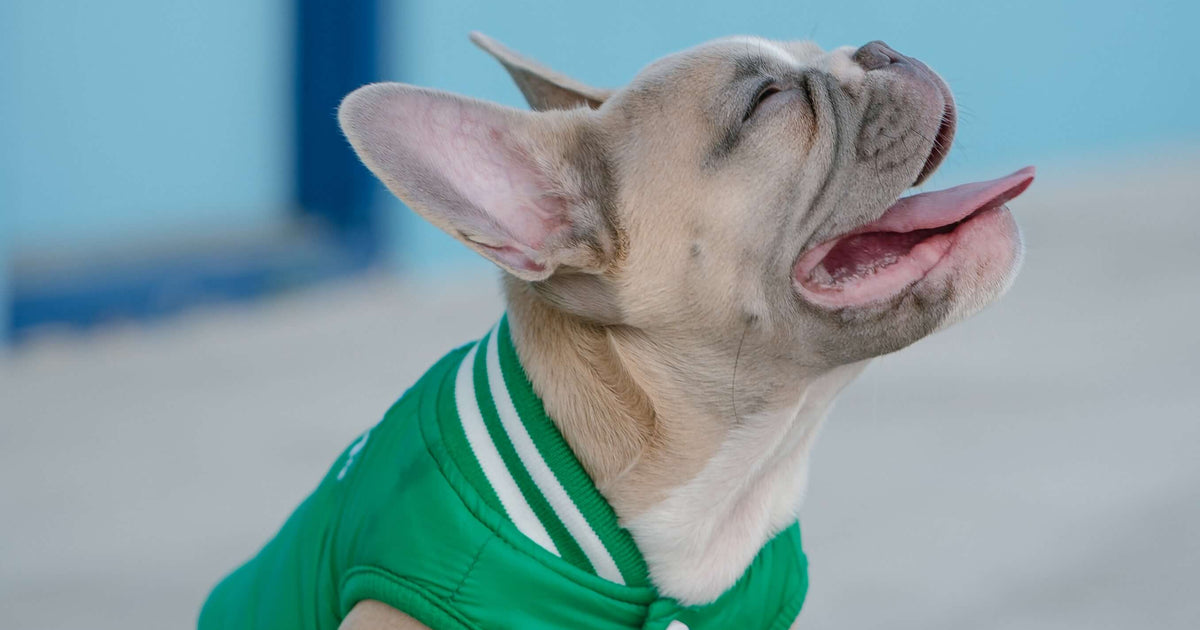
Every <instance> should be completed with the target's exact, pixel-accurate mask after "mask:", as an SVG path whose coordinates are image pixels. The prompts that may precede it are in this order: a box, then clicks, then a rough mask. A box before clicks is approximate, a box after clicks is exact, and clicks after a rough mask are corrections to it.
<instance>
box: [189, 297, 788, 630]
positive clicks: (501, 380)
mask: <svg viewBox="0 0 1200 630" xmlns="http://www.w3.org/2000/svg"><path fill="white" fill-rule="evenodd" d="M807 589H808V574H807V561H806V559H805V557H804V553H803V552H802V551H801V548H800V529H799V525H798V524H793V525H792V526H791V527H789V528H787V529H785V530H784V531H783V532H781V533H779V534H778V535H776V536H775V538H773V539H772V540H771V541H770V542H769V543H767V545H766V546H765V547H763V549H762V551H761V552H759V554H758V556H757V557H756V558H755V560H754V562H753V563H752V564H751V565H750V567H749V568H748V569H747V571H746V573H745V574H744V575H743V576H742V577H741V579H740V580H739V581H738V582H737V584H735V585H734V586H733V587H732V588H730V590H728V591H726V592H725V593H724V594H723V595H722V596H721V597H720V598H718V599H717V600H716V601H714V602H712V603H709V604H707V605H703V606H692V607H683V606H680V605H679V604H677V603H676V602H675V601H674V600H671V599H668V598H663V597H660V596H659V595H658V594H657V592H656V591H655V589H654V587H653V586H652V585H651V583H650V580H649V578H648V575H647V569H646V564H645V561H644V560H643V559H642V556H641V554H640V553H639V552H638V549H637V546H636V545H635V544H634V542H633V539H632V537H631V536H630V534H629V532H628V531H626V530H625V529H623V528H622V527H621V526H620V524H619V523H618V522H617V517H616V514H615V513H614V512H613V510H612V508H611V507H610V506H609V504H608V503H607V502H606V501H605V499H604V497H603V496H601V494H600V493H599V491H597V489H596V487H595V486H594V485H592V483H591V480H590V479H589V478H588V476H587V474H586V473H585V472H584V470H583V468H582V466H580V464H579V462H578V460H576V459H575V457H574V455H573V454H572V452H571V450H570V448H569V447H568V446H567V443H566V442H565V441H564V439H563V437H562V435H561V434H560V433H559V432H558V429H557V428H556V427H555V426H554V424H553V423H552V422H551V420H550V419H549V418H548V417H547V416H546V413H545V411H544V409H543V408H542V404H541V401H540V400H539V399H538V397H537V395H536V394H535V393H534V391H533V387H532V385H531V384H530V383H529V380H528V378H527V377H526V375H525V372H524V370H523V369H522V368H521V365H520V362H519V361H518V359H517V354H516V351H515V350H514V348H513V345H512V339H511V337H510V336H509V331H508V322H507V318H505V319H502V320H501V321H500V323H499V324H498V325H497V327H496V328H494V329H493V330H492V331H491V332H490V333H488V335H487V336H485V337H484V338H483V339H482V340H481V341H479V342H478V343H474V344H470V345H467V346H465V347H462V348H459V349H457V350H455V351H453V352H451V353H450V354H448V355H446V356H445V357H444V358H442V359H441V360H440V361H438V363H437V364H436V365H434V366H433V367H432V368H431V369H430V370H429V371H428V372H427V373H426V374H425V375H424V376H423V377H422V378H421V380H420V381H418V382H417V384H416V385H414V386H413V387H412V388H411V389H409V390H408V391H407V392H406V393H405V394H404V396H403V397H402V398H401V399H400V400H399V401H398V402H397V403H396V404H395V405H394V406H392V408H391V409H390V410H389V411H388V412H387V414H386V415H385V416H384V418H383V421H382V422H380V423H379V424H378V425H377V426H375V427H374V428H372V429H371V430H369V431H368V432H367V433H365V434H364V435H363V436H362V437H360V438H359V439H358V440H356V441H355V442H354V443H353V444H351V445H350V447H349V448H348V449H347V450H346V452H345V453H343V454H342V456H341V457H340V458H338V460H337V462H335V463H334V465H333V468H332V469H330V471H329V473H328V474H327V475H326V476H325V478H324V480H322V482H321V484H320V486H318V487H317V489H316V491H315V492H313V494H312V495H311V496H309V497H308V499H306V500H305V501H304V503H302V504H301V505H300V507H299V508H297V510H296V511H295V513H294V514H292V516H291V518H289V519H288V521H287V522H286V523H285V524H284V525H283V528H282V529H281V530H280V531H279V533H278V534H277V535H276V536H275V538H274V539H273V540H271V541H270V542H269V543H267V545H266V546H265V547H264V548H263V549H262V550H261V551H260V552H259V553H258V555H256V556H255V557H254V558H252V559H251V560H250V561H249V562H247V563H246V564H244V565H243V566H242V567H240V568H239V569H237V570H236V571H234V572H233V573H232V574H230V575H229V576H228V577H226V578H225V579H224V580H223V581H222V582H221V583H220V584H218V585H217V587H216V589H215V590H213V592H212V594H211V595H209V597H208V601H207V602H205V604H204V608H203V610H202V611H201V612H200V623H199V627H200V630H210V629H211V630H216V629H218V628H220V629H224V630H243V629H244V630H260V629H264V628H288V629H313V630H316V629H321V630H335V629H336V628H337V627H338V624H339V623H340V622H341V620H342V618H344V617H345V616H346V614H347V613H349V611H350V609H351V608H353V607H354V605H355V604H357V603H358V602H360V601H362V600H365V599H373V600H378V601H381V602H383V603H385V604H388V605H390V606H392V607H394V608H396V609H397V610H401V611H404V612H405V613H407V614H409V615H411V616H412V617H414V618H416V619H418V620H419V621H421V622H422V623H424V624H425V625H427V626H429V627H430V628H433V629H434V630H450V629H455V630H458V629H462V630H466V629H472V630H475V629H478V630H492V629H501V628H512V629H517V630H545V629H550V628H571V629H573V630H624V629H629V628H646V629H653V630H666V629H668V628H669V629H670V630H682V629H683V628H687V629H688V630H701V629H705V630H707V629H727V628H736V629H750V628H755V629H757V628H762V629H772V630H781V629H785V628H788V627H789V626H790V625H791V623H792V621H793V620H794V619H795V618H796V616H797V615H798V614H799V612H800V606H801V604H802V603H803V602H804V595H805V592H806V591H807Z"/></svg>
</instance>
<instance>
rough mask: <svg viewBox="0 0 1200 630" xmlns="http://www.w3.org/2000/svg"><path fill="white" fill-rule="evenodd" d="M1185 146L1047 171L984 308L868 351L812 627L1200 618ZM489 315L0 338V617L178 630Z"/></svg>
mask: <svg viewBox="0 0 1200 630" xmlns="http://www.w3.org/2000/svg"><path fill="white" fill-rule="evenodd" d="M1198 172H1200V162H1197V161H1195V160H1188V161H1184V162H1182V163H1180V164H1175V165H1171V163H1170V162H1164V164H1162V165H1160V167H1159V168H1149V167H1142V168H1140V169H1138V170H1137V171H1136V172H1134V173H1132V174H1130V173H1123V172H1122V171H1121V170H1119V169H1108V170H1103V171H1094V172H1093V173H1092V174H1091V175H1090V176H1088V177H1085V178H1082V179H1078V180H1076V181H1075V182H1074V183H1072V184H1071V185H1069V186H1068V185H1065V184H1062V183H1060V184H1059V185H1057V186H1056V185H1053V184H1049V185H1048V184H1045V183H1042V184H1039V185H1037V187H1035V188H1034V189H1033V190H1032V191H1031V192H1030V193H1029V195H1028V197H1027V198H1023V199H1021V200H1020V201H1018V202H1017V203H1016V204H1015V206H1016V209H1017V212H1018V215H1019V216H1020V219H1021V222H1022V224H1023V225H1024V227H1025V230H1026V235H1027V240H1028V243H1029V251H1028V255H1027V258H1026V265H1025V270H1024V272H1023V273H1022V275H1021V277H1020V279H1019V280H1018V282H1017V285H1016V287H1015V289H1014V290H1013V291H1012V293H1010V294H1009V296H1008V297H1006V298H1005V299H1004V300H1003V302H1001V303H1000V304H999V305H997V306H996V307H994V308H992V309H990V310H989V311H987V312H985V313H984V314H982V315H980V316H979V317H977V318H975V319H973V320H971V321H970V322H968V323H966V324H963V325H960V326H958V327H956V328H954V329H952V330H950V331H948V332H946V333H943V334H940V335H938V336H935V337H933V338H931V339H929V340H927V341H925V342H922V343H920V344H918V345H917V346H915V347H914V348H911V349H909V350H906V351H904V352H902V353H900V354H899V355H896V356H893V357H889V358H886V359H884V360H881V361H879V362H877V363H876V364H875V365H874V366H872V367H871V368H870V369H868V371H867V373H866V375H865V376H864V377H863V379H862V380H861V381H859V382H858V383H857V384H855V385H854V386H852V388H851V389H850V390H849V391H848V392H847V394H846V395H845V396H844V397H843V399H842V401H841V403H840V404H839V406H838V408H837V409H836V410H835V411H834V413H833V416H832V420H831V422H830V423H829V425H828V426H827V428H826V430H825V432H824V435H823V436H822V438H821V440H820V442H819V444H818V446H817V449H816V456H815V457H816V458H815V462H814V470H813V477H812V483H811V491H810V498H809V501H808V503H807V504H806V507H805V515H804V523H805V538H806V546H807V548H808V551H809V555H810V558H811V561H812V564H813V569H812V575H813V588H812V590H811V592H810V598H809V603H808V605H807V606H806V608H805V612H804V618H805V619H806V621H807V623H806V626H807V627H811V628H821V629H825V628H836V629H841V628H855V629H857V628H887V629H889V630H895V629H904V628H912V629H917V628H920V629H931V628H933V629H946V630H951V629H959V628H986V629H997V630H1001V629H1004V630H1007V629H1017V628H1020V629H1022V630H1031V629H1032V630H1041V629H1051V628H1054V629H1065V628H1080V629H1099V628H1122V629H1124V628H1154V629H1171V630H1173V629H1180V630H1183V629H1189V630H1191V629H1194V628H1197V627H1200V603H1198V602H1200V598H1198V597H1197V595H1196V593H1197V592H1200V535H1198V532H1200V525H1198V522H1200V457H1197V455H1196V451H1197V447H1198V446H1200V387H1198V386H1197V384H1196V374H1197V371H1198V369H1200V359H1198V358H1197V355H1198V353H1200V334H1197V332H1196V329H1195V324H1196V322H1197V316H1198V315H1200V264H1198V261H1197V256H1196V251H1197V238H1198V237H1200V215H1198V212H1200V203H1198V201H1197V193H1195V192H1194V191H1195V186H1196V181H1195V180H1196V175H1195V174H1196V173H1198ZM499 312H500V302H499V298H498V294H497V291H496V289H494V288H493V283H491V282H489V281H488V279H471V280H466V281H462V282H447V283H443V285H442V286H441V288H428V287H425V288H421V287H415V286H411V285H408V286H404V285H401V284H400V283H398V282H396V281H394V280H390V279H387V278H374V279H367V280H364V281H361V282H357V283H355V284H352V285H346V286H342V287H333V288H327V289H322V290H320V291H316V292H312V293H307V294H303V295H297V296H291V297H287V298H283V299H279V300H276V301H274V302H271V303H267V304H260V305H256V306H253V307H249V308H246V307H241V308H227V309H213V310H210V311H208V312H205V313H199V314H195V315H191V316H188V317H186V318H183V319H180V320H174V321H172V322H169V323H165V324H162V325H159V326H155V327H152V328H148V329H147V328H128V329H110V330H107V331H103V332H101V333H99V334H94V335H91V336H87V337H74V336H70V335H56V336H48V337H47V338H45V339H42V340H40V341H38V342H36V343H34V344H32V345H31V346H29V347H26V348H24V349H23V350H22V351H20V352H19V353H17V354H14V355H12V356H10V357H8V358H7V359H4V360H0V627H3V628H4V629H5V630H9V629H12V630H16V629H26V628H29V629H33V628H37V629H75V628H94V629H104V628H112V629H118V628H120V629H123V630H126V629H129V628H186V627H189V626H191V625H192V624H193V623H194V617H195V614H196V611H197V609H198V607H199V604H200V602H201V601H202V599H203V597H204V595H205V594H206V592H207V589H208V588H209V587H210V586H211V585H212V584H213V583H214V582H215V581H216V580H217V579H219V578H220V577H221V575H222V574H223V573H225V572H226V571H228V570H229V569H231V568H232V567H233V566H234V565H235V564H236V563H238V562H240V561H241V560H243V559H244V558H246V557H247V556H249V555H250V554H252V553H253V552H254V551H255V549H256V548H257V547H258V545H260V544H261V543H262V542H263V541H265V540H266V539H267V538H268V537H269V536H270V535H271V534H272V533H273V531H274V530H275V528H277V527H278V526H279V524H280V523H281V522H282V520H283V519H284V518H285V517H286V516H287V514H288V513H289V511H290V510H291V509H292V508H293V507H294V506H295V505H296V504H297V503H298V502H299V501H300V500H301V499H302V498H303V497H304V496H305V494H307V492H309V491H310V490H311V488H312V487H313V486H314V484H315V483H316V482H317V480H318V479H319V477H320V476H321V475H322V474H323V473H324V471H325V469H326V468H327V467H328V466H329V465H330V463H331V462H332V461H333V459H334V458H335V457H336V455H337V454H338V453H339V452H340V451H341V450H342V449H343V448H344V447H345V446H346V444H348V443H349V442H350V441H351V440H352V439H353V438H354V437H355V436H356V435H357V434H358V433H359V432H361V431H362V430H363V429H365V428H366V427H368V426H369V425H371V424H373V423H374V422H375V421H376V420H378V418H379V417H380V414H382V412H383V411H384V410H385V409H386V407H387V406H388V405H389V404H390V403H391V402H392V401H393V400H394V399H395V398H396V397H397V396H398V395H399V394H400V393H401V392H402V391H403V390H404V388H405V387H406V386H407V385H408V384H409V383H411V382H412V380H413V379H414V378H415V377H416V376H418V375H419V374H420V373H421V372H422V371H423V370H424V369H425V368H426V367H427V366H428V365H429V364H430V362H432V361H433V360H434V359H435V358H437V357H438V356H440V355H441V354H443V353H444V352H445V351H446V350H447V349H449V348H450V347H452V346H454V345H457V344H459V343H461V342H463V341H465V340H467V339H470V338H472V337H475V336H478V335H480V334H481V333H482V332H484V331H485V330H486V328H487V327H488V326H489V325H490V324H491V323H492V322H493V321H494V319H495V317H496V316H497V315H498V314H499Z"/></svg>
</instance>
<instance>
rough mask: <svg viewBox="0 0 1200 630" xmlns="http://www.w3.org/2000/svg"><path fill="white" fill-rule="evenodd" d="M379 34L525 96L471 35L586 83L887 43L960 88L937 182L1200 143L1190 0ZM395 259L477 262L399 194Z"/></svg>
mask: <svg viewBox="0 0 1200 630" xmlns="http://www.w3.org/2000/svg"><path fill="white" fill-rule="evenodd" d="M392 4H393V9H392V12H391V17H390V21H389V24H390V25H391V31H390V34H387V32H386V31H385V37H384V42H385V44H384V45H385V54H386V59H390V60H393V65H392V69H391V71H390V73H389V74H390V77H391V78H393V79H396V80H403V81H408V82H412V83H417V84H420V85H426V86H432V87H438V88H443V89H447V90H453V91H457V92H461V93H464V94H469V95H472V96H476V97H480V98H487V99H493V100H497V101H500V102H503V103H507V104H509V105H522V106H523V102H522V101H521V99H520V94H519V93H518V92H517V91H516V89H515V88H514V87H512V86H511V84H510V83H509V79H508V76H507V75H506V74H505V73H504V71H503V70H502V69H501V68H500V66H499V65H497V64H496V63H495V62H494V61H492V60H491V59H490V58H488V57H487V56H486V55H484V54H483V53H482V52H480V51H479V50H477V49H476V48H475V47H474V46H472V45H471V44H470V43H469V42H468V41H467V33H468V32H469V31H470V30H473V29H477V30H481V31H483V32H485V33H487V34H489V35H491V36H493V37H495V38H497V39H499V40H500V41H502V42H504V43H506V44H508V45H509V46H511V47H513V48H515V49H517V50H519V51H522V52H524V53H526V54H529V55H532V56H534V57H535V58H538V59H541V60H542V61H544V62H546V63H547V64H549V65H551V66H552V67H555V68H558V69H560V70H563V71H565V72H567V73H570V74H573V75H575V76H577V77H578V78H580V79H582V80H585V81H587V82H590V83H595V84H599V85H605V86H618V85H621V84H622V83H624V82H626V81H627V80H628V79H629V78H630V77H632V76H633V75H634V74H635V73H636V72H637V70H638V69H639V68H640V67H641V66H642V65H644V64H645V63H647V62H649V61H651V60H652V59H654V58H656V57H659V56H661V55H664V54H666V53H669V52H672V51H675V50H679V49H682V48H685V47H688V46H691V45H694V44H696V43H699V42H702V41H705V40H707V39H710V38H714V37H719V36H723V35H731V34H739V33H747V34H755V35H762V36H766V37H770V38H777V39H805V38H808V39H814V40H816V41H817V42H818V43H820V44H822V45H823V46H826V47H835V46H841V45H847V44H863V43H866V42H867V41H869V40H872V39H883V40H885V41H887V42H888V43H890V44H891V45H893V46H894V47H896V48H897V49H898V50H900V51H901V52H904V53H906V54H910V55H914V56H917V57H919V58H921V59H923V60H924V61H926V62H928V63H929V64H930V65H932V66H933V67H934V68H935V69H937V70H938V71H939V72H941V73H942V74H943V76H945V77H946V78H947V79H948V81H949V82H950V84H951V86H952V87H953V88H954V89H955V92H956V94H957V96H958V100H959V103H960V105H961V110H962V120H961V124H960V127H959V137H958V143H957V146H956V148H955V151H954V153H953V154H952V157H951V159H950V160H949V162H948V163H947V164H946V165H945V167H944V168H943V170H942V171H941V172H940V173H939V175H938V177H937V178H936V179H935V180H934V182H933V185H934V186H938V185H948V184H951V183H956V182H959V181H961V180H962V179H963V178H965V177H970V176H988V175H994V174H997V173H998V172H1003V171H1006V170H1012V169H1015V168H1017V167H1019V166H1022V165H1024V164H1028V163H1034V164H1038V165H1039V166H1040V167H1041V173H1042V178H1043V180H1045V179H1047V178H1053V177H1054V175H1055V173H1056V172H1058V169H1059V168H1060V167H1066V166H1069V165H1070V164H1071V163H1072V162H1076V161H1077V160H1080V159H1084V160H1088V161H1092V160H1096V159H1100V160H1106V159H1126V160H1127V159H1137V158H1136V156H1138V155H1141V154H1145V153H1147V152H1153V151H1161V150H1164V149H1179V148H1183V149H1189V148H1190V147H1195V146H1197V141H1198V140H1200V117H1198V116H1196V115H1195V114H1194V113H1193V112H1194V110H1195V108H1196V101H1197V99H1198V98H1200V63H1197V62H1196V61H1195V56H1196V46H1195V41H1196V25H1197V23H1198V21H1200V3H1197V2H1194V1H1185V0H1175V1H1170V0H1151V1H1148V2H1133V1H1130V0H1124V1H1120V2H1117V1H1113V0H1091V1H1087V2H1084V1H1073V2H1072V1H1064V0H1057V1H1056V0H1006V1H1003V2H976V1H969V0H908V1H906V2H896V1H894V0H888V1H881V0H858V1H856V2H827V1H824V0H807V1H797V0H791V1H786V2H780V1H762V0H671V1H656V2H646V1H637V0H606V1H605V2H587V3H565V2H556V1H552V0H523V1H516V2H494V1H487V0H468V1H457V2H451V1H447V0H404V1H403V2H402V3H400V4H401V5H402V8H399V7H395V6H394V5H395V3H392ZM384 203H387V204H389V208H390V212H393V213H394V214H395V216H396V217H397V218H396V219H395V220H396V221H397V222H398V223H399V224H400V227H401V232H400V236H399V241H398V242H397V251H398V252H399V254H398V258H399V262H400V263H401V265H402V266H403V267H405V268H409V269H413V268H415V269H419V270H431V269H435V268H437V269H441V268H446V267H448V266H458V265H464V264H467V265H477V264H478V263H474V262H473V261H472V258H471V256H472V255H471V254H470V253H469V252H468V251H467V250H466V248H463V247H461V246H458V245H457V244H454V243H453V242H452V241H450V239H449V238H447V237H443V236H441V235H440V234H439V233H437V232H436V230H434V229H432V228H429V227H428V226H426V225H425V224H424V223H423V222H421V221H420V219H418V218H416V217H415V215H413V214H412V213H410V212H407V211H404V210H403V209H402V208H401V207H400V204H399V203H396V202H392V201H385V202H384Z"/></svg>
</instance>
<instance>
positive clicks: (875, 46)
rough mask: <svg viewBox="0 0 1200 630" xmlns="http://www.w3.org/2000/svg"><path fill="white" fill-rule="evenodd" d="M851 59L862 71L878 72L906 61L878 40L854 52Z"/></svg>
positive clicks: (902, 56)
mask: <svg viewBox="0 0 1200 630" xmlns="http://www.w3.org/2000/svg"><path fill="white" fill-rule="evenodd" d="M851 58H852V59H854V61H855V63H857V64H858V65H860V66H862V67H863V70H878V69H880V68H884V67H887V66H889V65H891V64H893V63H900V62H902V61H904V60H905V59H907V57H905V56H904V55H901V54H900V53H898V52H896V51H895V50H892V47H891V46H888V45H887V44H885V43H883V42H881V41H879V40H875V41H873V42H871V43H869V44H867V45H866V46H863V47H862V48H859V49H858V50H856V51H854V55H853V56H852V57H851Z"/></svg>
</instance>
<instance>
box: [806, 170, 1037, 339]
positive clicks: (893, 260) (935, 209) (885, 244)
mask: <svg viewBox="0 0 1200 630" xmlns="http://www.w3.org/2000/svg"><path fill="white" fill-rule="evenodd" d="M1033 177H1034V170H1033V168H1032V167H1027V168H1024V169H1021V170H1019V171H1017V172H1015V173H1013V174H1011V175H1008V176H1005V177H1000V178H997V179H994V180H990V181H985V182H976V183H972V184H964V185H962V186H957V187H955V188H950V189H947V190H941V191H935V192H929V193H923V194H919V195H913V196H910V197H904V198H901V199H899V200H897V201H896V203H894V204H893V205H892V206H890V207H889V208H888V209H887V210H885V211H884V212H883V214H882V216H880V218H879V219H877V220H875V221H872V222H871V223H868V224H866V225H863V226H861V227H859V228H857V229H854V230H851V231H849V232H847V233H845V234H842V235H841V236H838V237H835V238H833V239H830V240H828V241H825V242H824V243H821V244H819V245H817V246H816V247H813V248H812V249H810V250H808V251H807V252H805V253H803V254H802V255H801V256H800V257H799V258H798V259H797V260H796V262H795V264H794V266H793V270H792V278H793V286H794V288H795V290H796V292H797V293H798V294H799V295H800V297H801V298H802V299H804V300H805V301H807V302H808V303H810V304H812V305H814V306H816V307H818V308H820V309H823V310H829V311H837V312H840V313H843V314H848V313H847V311H858V310H862V311H878V310H880V309H881V308H887V307H889V306H898V305H899V304H902V303H904V302H905V301H906V300H905V298H906V297H908V296H909V295H912V296H913V297H915V298H917V299H918V300H920V301H922V302H925V303H928V302H930V301H934V300H937V299H942V300H952V299H953V300H956V301H963V302H964V303H963V304H962V305H961V307H960V306H959V305H957V304H955V305H942V306H944V307H946V313H947V314H948V315H952V316H953V319H961V317H963V316H965V315H966V314H969V313H962V312H957V311H964V310H968V311H969V310H977V309H978V308H979V307H980V306H982V304H977V303H978V302H980V301H981V300H982V301H984V302H985V303H986V301H990V300H991V299H994V297H996V296H997V295H999V294H1000V293H1001V292H1003V290H1004V289H1005V288H1006V287H1007V286H1008V284H1009V283H1010V282H1011V280H1012V277H1013V276H1014V274H1015V270H1016V267H1017V266H1018V264H1019V262H1020V252H1021V237H1020V232H1019V230H1018V228H1017V224H1016V221H1015V220H1014V219H1013V217H1012V214H1011V213H1010V212H1009V211H1008V208H1007V207H1005V205H1004V204H1005V203H1006V202H1007V201H1009V200H1011V199H1013V198H1015V197H1017V196H1018V195H1020V194H1021V193H1022V192H1024V191H1025V189H1026V188H1028V187H1029V184H1030V183H1032V182H1033Z"/></svg>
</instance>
